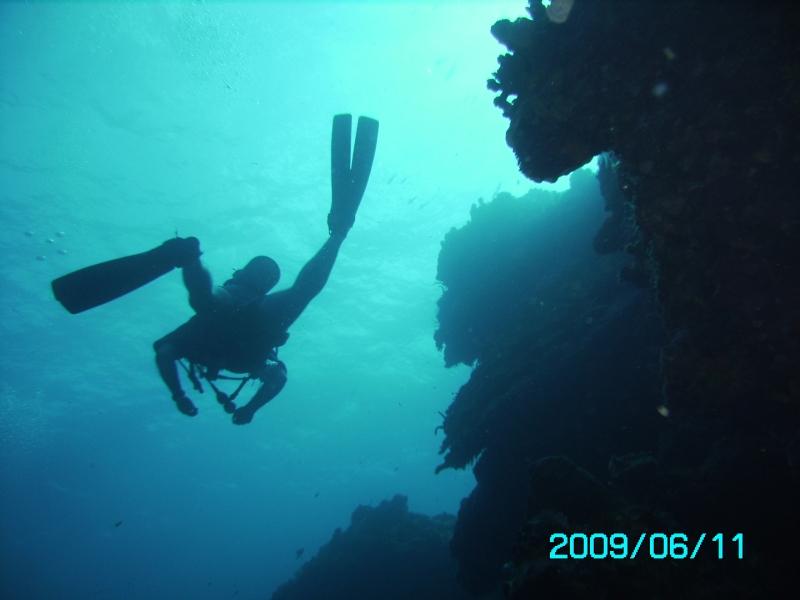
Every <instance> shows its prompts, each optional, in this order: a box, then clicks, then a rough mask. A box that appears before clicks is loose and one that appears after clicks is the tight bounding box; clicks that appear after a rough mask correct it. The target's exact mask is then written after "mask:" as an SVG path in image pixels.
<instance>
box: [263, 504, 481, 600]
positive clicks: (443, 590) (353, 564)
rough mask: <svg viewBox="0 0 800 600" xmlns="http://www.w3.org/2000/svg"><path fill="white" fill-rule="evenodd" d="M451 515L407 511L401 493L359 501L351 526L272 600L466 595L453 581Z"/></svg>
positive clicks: (430, 598) (397, 599)
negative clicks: (373, 501)
mask: <svg viewBox="0 0 800 600" xmlns="http://www.w3.org/2000/svg"><path fill="white" fill-rule="evenodd" d="M453 522H454V518H453V517H452V516H451V515H445V514H442V515H438V516H435V517H427V516H424V515H419V514H415V513H411V512H409V511H408V505H407V501H406V498H405V496H400V495H398V496H395V497H394V498H392V499H391V500H388V501H385V502H381V504H379V505H378V506H376V507H369V506H359V507H358V508H357V509H356V510H355V511H354V512H353V516H352V518H351V521H350V527H349V528H348V529H347V530H346V531H344V532H342V531H340V530H338V529H337V530H336V532H335V533H334V535H333V537H332V538H331V541H330V542H328V543H327V544H326V545H325V546H323V547H322V548H320V550H319V552H318V553H317V555H316V556H315V557H314V558H312V559H311V560H310V561H309V562H308V563H306V564H305V565H303V567H302V568H301V569H300V572H299V573H298V574H297V575H296V576H295V577H294V578H293V579H292V580H291V581H290V582H288V583H286V584H284V585H283V586H281V587H280V588H279V589H278V590H277V591H276V592H275V594H274V595H273V596H272V598H273V600H292V599H297V600H352V599H353V598H364V599H369V598H375V599H378V598H380V599H387V600H409V599H411V598H419V599H422V600H441V599H443V598H448V599H449V598H452V599H454V600H458V599H459V598H468V597H469V596H467V595H466V594H465V593H464V592H463V591H462V590H461V588H460V587H459V586H458V584H457V583H456V578H455V572H456V565H455V561H454V560H453V558H452V557H451V556H450V552H449V550H448V547H447V544H448V542H449V540H450V536H451V534H452V530H453Z"/></svg>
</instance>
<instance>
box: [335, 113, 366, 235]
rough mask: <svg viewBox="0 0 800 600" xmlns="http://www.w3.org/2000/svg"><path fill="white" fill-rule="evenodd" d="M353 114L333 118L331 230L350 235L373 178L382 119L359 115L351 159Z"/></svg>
mask: <svg viewBox="0 0 800 600" xmlns="http://www.w3.org/2000/svg"><path fill="white" fill-rule="evenodd" d="M352 122H353V117H352V116H351V115H349V114H342V115H335V116H334V117H333V132H332V135H331V191H332V199H331V212H330V213H329V214H328V229H329V230H330V233H331V234H333V233H340V234H346V233H347V231H349V229H350V228H351V227H352V226H353V223H354V222H355V218H356V211H357V210H358V206H359V204H361V199H362V198H363V196H364V190H365V189H366V187H367V181H369V174H370V171H371V170H372V162H373V160H374V159H375V147H376V145H377V143H378V121H376V120H375V119H371V118H369V117H359V119H358V126H357V127H356V141H355V144H354V146H353V158H352V165H351V160H350V132H351V129H352Z"/></svg>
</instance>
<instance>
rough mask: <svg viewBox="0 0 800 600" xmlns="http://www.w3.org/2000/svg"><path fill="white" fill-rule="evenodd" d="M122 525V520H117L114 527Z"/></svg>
mask: <svg viewBox="0 0 800 600" xmlns="http://www.w3.org/2000/svg"><path fill="white" fill-rule="evenodd" d="M120 525H122V521H117V522H116V523H114V527H119V526H120Z"/></svg>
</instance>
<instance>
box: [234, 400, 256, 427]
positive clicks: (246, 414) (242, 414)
mask: <svg viewBox="0 0 800 600" xmlns="http://www.w3.org/2000/svg"><path fill="white" fill-rule="evenodd" d="M255 412H256V411H254V410H253V409H251V408H248V407H247V405H245V406H240V407H239V408H237V409H236V410H235V411H233V424H234V425H247V424H248V423H249V422H250V421H252V420H253V415H254V414H255Z"/></svg>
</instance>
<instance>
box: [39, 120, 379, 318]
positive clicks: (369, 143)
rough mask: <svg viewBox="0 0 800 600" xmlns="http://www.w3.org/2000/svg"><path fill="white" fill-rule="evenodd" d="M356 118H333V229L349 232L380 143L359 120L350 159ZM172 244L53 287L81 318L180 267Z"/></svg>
mask: <svg viewBox="0 0 800 600" xmlns="http://www.w3.org/2000/svg"><path fill="white" fill-rule="evenodd" d="M352 122H353V118H352V116H351V115H349V114H342V115H336V116H334V117H333V133H332V135H331V190H332V199H331V211H330V213H329V214H328V228H329V229H330V231H331V233H333V232H334V231H345V232H346V231H347V230H348V229H349V228H350V227H351V226H352V225H353V222H354V221H355V215H356V211H357V210H358V206H359V204H361V199H362V197H363V196H364V190H365V189H366V187H367V181H368V180H369V174H370V171H371V170H372V162H373V160H374V158H375V147H376V146H377V143H378V121H376V120H375V119H371V118H369V117H359V119H358V126H357V129H356V140H355V144H354V146H353V158H352V163H351V159H350V132H351V130H352ZM171 248H172V246H171V245H170V244H168V243H167V244H162V245H161V246H158V247H157V248H153V249H152V250H148V251H147V252H142V253H140V254H133V255H131V256H123V257H122V258H116V259H114V260H109V261H106V262H102V263H98V264H96V265H92V266H89V267H85V268H83V269H79V270H77V271H73V272H72V273H68V274H67V275H63V276H62V277H59V278H58V279H54V280H53V282H52V284H51V285H52V288H53V294H54V295H55V297H56V300H58V301H59V302H60V303H61V304H62V306H64V308H66V309H67V310H68V311H69V312H71V313H72V314H77V313H80V312H83V311H85V310H89V309H90V308H94V307H95V306H100V305H101V304H105V303H106V302H110V301H111V300H115V299H116V298H120V297H122V296H124V295H125V294H128V293H130V292H132V291H134V290H136V289H138V288H140V287H142V286H143V285H146V284H148V283H150V282H151V281H154V280H156V279H158V278H159V277H161V276H162V275H165V274H166V273H168V272H170V271H171V270H172V269H173V268H175V266H176V265H175V257H174V256H173V253H172V251H171Z"/></svg>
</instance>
